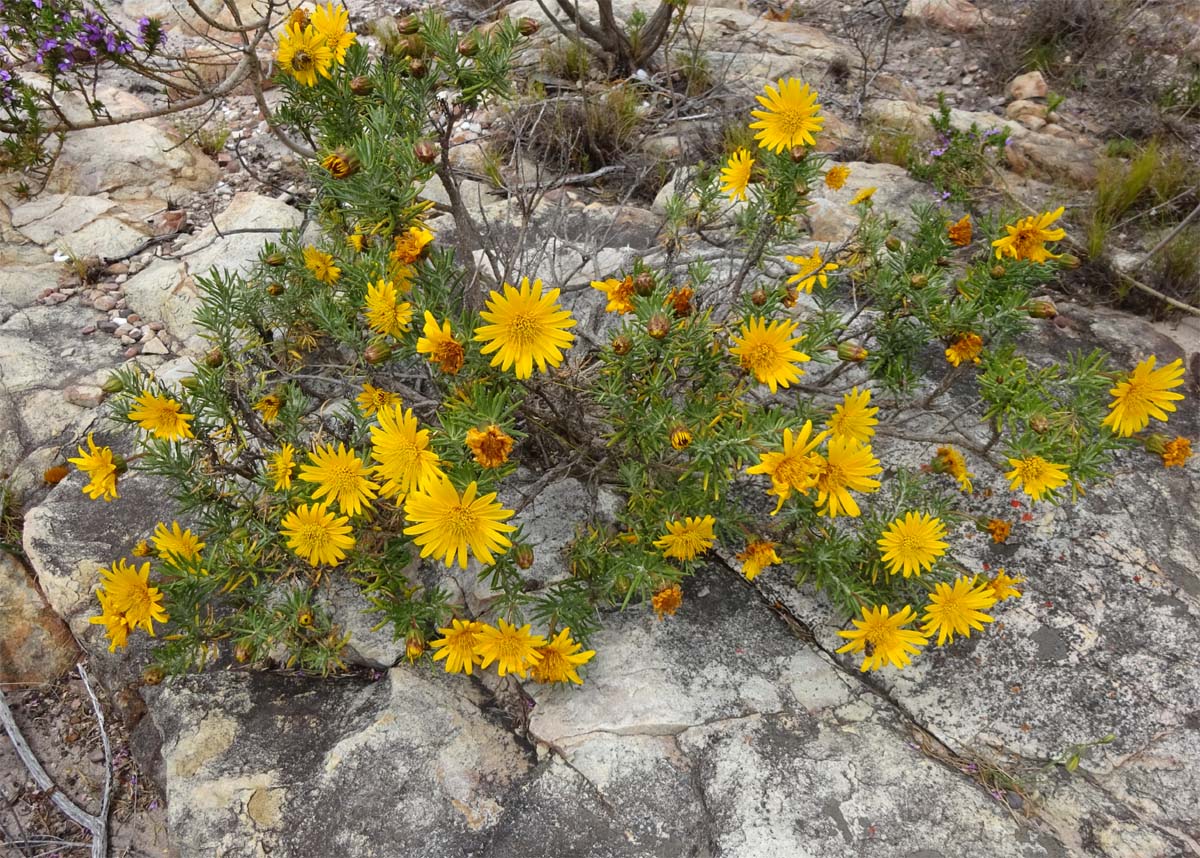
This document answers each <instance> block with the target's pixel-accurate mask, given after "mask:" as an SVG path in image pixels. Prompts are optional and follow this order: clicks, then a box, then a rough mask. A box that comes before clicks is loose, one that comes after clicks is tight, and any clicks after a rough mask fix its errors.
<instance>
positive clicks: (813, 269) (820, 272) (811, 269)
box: [784, 247, 840, 295]
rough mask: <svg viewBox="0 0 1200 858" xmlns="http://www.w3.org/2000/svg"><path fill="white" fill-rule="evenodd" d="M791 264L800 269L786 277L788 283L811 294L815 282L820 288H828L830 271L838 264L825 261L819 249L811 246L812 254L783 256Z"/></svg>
mask: <svg viewBox="0 0 1200 858" xmlns="http://www.w3.org/2000/svg"><path fill="white" fill-rule="evenodd" d="M784 258H785V259H787V261H788V262H790V263H792V264H793V265H799V266H800V270H799V271H797V272H796V273H795V274H793V275H792V276H791V277H789V278H788V281H787V282H788V284H789V285H792V286H795V287H796V288H797V289H803V290H804V291H805V292H807V293H809V294H810V295H811V294H812V290H813V286H814V285H815V284H817V283H820V284H821V288H822V289H828V288H829V277H828V274H829V272H830V271H836V270H837V269H838V268H839V267H840V266H839V265H838V264H837V263H836V262H826V261H825V260H823V259H822V258H821V249H820V248H819V247H814V248H813V255H812V256H787V257H784Z"/></svg>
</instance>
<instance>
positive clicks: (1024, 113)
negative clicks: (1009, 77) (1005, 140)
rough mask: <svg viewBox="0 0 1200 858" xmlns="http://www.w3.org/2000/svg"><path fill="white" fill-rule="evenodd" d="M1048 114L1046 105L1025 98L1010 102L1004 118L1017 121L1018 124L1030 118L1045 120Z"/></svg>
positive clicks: (1005, 109)
mask: <svg viewBox="0 0 1200 858" xmlns="http://www.w3.org/2000/svg"><path fill="white" fill-rule="evenodd" d="M1046 114H1047V111H1046V105H1044V104H1039V103H1038V102H1036V101H1030V100H1028V99H1024V98H1022V99H1018V100H1017V101H1013V102H1009V104H1008V106H1007V107H1005V108H1004V116H1005V117H1006V118H1008V119H1015V120H1016V121H1017V122H1022V121H1023V120H1024V119H1025V118H1027V117H1029V116H1034V117H1036V118H1038V119H1043V120H1044V119H1045V118H1046Z"/></svg>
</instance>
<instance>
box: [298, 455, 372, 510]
mask: <svg viewBox="0 0 1200 858" xmlns="http://www.w3.org/2000/svg"><path fill="white" fill-rule="evenodd" d="M370 473H371V471H370V469H369V468H368V467H367V466H366V465H364V464H363V460H362V459H360V458H359V457H358V456H357V455H356V454H355V452H354V451H353V450H347V449H346V445H345V444H342V443H339V444H338V446H337V449H336V450H335V449H334V448H333V445H332V444H326V445H325V446H323V447H318V448H317V449H315V450H313V451H312V452H311V453H309V454H308V464H306V465H303V466H302V467H301V468H300V479H302V480H304V481H305V482H307V483H316V484H317V488H316V489H315V490H314V491H313V493H312V498H313V500H320V499H321V498H323V497H328V498H329V501H330V502H335V501H336V503H337V505H338V510H339V511H340V512H344V513H345V514H346V515H358V514H359V513H360V512H362V511H363V510H364V509H368V508H370V506H371V499H372V498H374V497H375V494H376V492H378V491H379V484H378V483H373V482H371V480H370V479H369V475H370Z"/></svg>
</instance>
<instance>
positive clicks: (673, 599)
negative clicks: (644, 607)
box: [650, 584, 683, 621]
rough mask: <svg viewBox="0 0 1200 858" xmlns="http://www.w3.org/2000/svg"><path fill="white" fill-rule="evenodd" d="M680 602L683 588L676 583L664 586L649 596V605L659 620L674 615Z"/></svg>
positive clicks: (681, 601)
mask: <svg viewBox="0 0 1200 858" xmlns="http://www.w3.org/2000/svg"><path fill="white" fill-rule="evenodd" d="M682 604H683V590H682V589H681V588H680V586H679V585H678V584H672V585H671V586H670V587H664V588H663V589H661V590H659V591H658V592H657V593H655V594H654V595H653V596H651V597H650V607H651V608H653V609H654V613H655V615H656V616H657V617H658V619H659V620H660V621H661V620H663V619H664V618H665V617H668V616H670V617H673V616H675V612H676V611H678V610H679V606H680V605H682Z"/></svg>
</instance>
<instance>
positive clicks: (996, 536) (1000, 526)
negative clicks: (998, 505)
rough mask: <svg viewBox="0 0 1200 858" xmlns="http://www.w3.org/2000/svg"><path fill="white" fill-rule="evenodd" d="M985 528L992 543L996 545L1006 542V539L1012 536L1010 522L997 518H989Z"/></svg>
mask: <svg viewBox="0 0 1200 858" xmlns="http://www.w3.org/2000/svg"><path fill="white" fill-rule="evenodd" d="M985 528H986V529H987V532H988V534H989V535H990V536H991V537H992V542H994V543H997V544H999V543H1001V542H1007V541H1008V537H1009V536H1010V535H1011V534H1012V522H1011V521H1004V520H1003V519H999V518H989V519H988V520H987V524H986V525H985Z"/></svg>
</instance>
